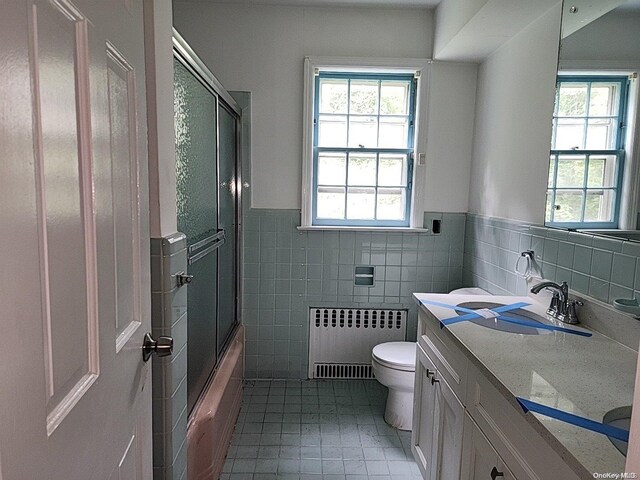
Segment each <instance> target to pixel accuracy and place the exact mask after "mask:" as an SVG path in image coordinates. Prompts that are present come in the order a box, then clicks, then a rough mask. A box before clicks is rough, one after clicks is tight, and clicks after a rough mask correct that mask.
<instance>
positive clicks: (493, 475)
mask: <svg viewBox="0 0 640 480" xmlns="http://www.w3.org/2000/svg"><path fill="white" fill-rule="evenodd" d="M498 477H504V473H503V472H499V471H498V469H497V468H496V467H493V468H492V469H491V480H496V478H498Z"/></svg>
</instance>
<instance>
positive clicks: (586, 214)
mask: <svg viewBox="0 0 640 480" xmlns="http://www.w3.org/2000/svg"><path fill="white" fill-rule="evenodd" d="M627 90H628V80H627V78H626V77H618V76H616V77H613V76H610V77H607V76H602V77H595V76H575V77H573V76H572V77H569V76H560V77H558V81H557V88H556V104H555V112H554V116H553V136H552V141H551V143H552V144H551V161H550V164H549V182H548V189H547V207H546V215H545V219H546V223H547V224H548V225H554V226H562V227H569V228H585V227H589V228H617V226H618V214H619V210H620V196H621V195H620V193H621V189H622V174H623V163H624V141H625V125H624V118H625V110H626V100H627Z"/></svg>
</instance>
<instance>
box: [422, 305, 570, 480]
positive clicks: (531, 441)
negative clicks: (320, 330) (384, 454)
mask: <svg viewBox="0 0 640 480" xmlns="http://www.w3.org/2000/svg"><path fill="white" fill-rule="evenodd" d="M419 318H420V320H419V322H418V348H417V361H416V377H415V394H414V410H413V431H412V451H413V455H414V458H415V459H416V462H417V463H418V467H419V468H420V471H421V472H422V476H423V478H424V479H425V480H458V479H460V480H476V479H477V480H489V479H492V480H515V479H518V480H539V479H547V478H562V479H563V480H578V479H579V478H581V475H579V474H576V472H575V471H574V470H572V469H571V467H570V466H569V465H568V464H567V463H566V462H565V461H564V460H563V459H562V458H561V457H560V455H558V453H557V452H556V451H554V449H553V448H552V447H551V446H550V445H549V443H547V442H546V441H545V440H544V439H543V438H542V436H541V434H540V433H539V432H538V431H537V430H536V429H535V428H534V427H533V426H532V425H531V424H530V423H529V421H528V420H527V419H526V418H525V416H523V414H522V411H521V408H520V407H519V406H518V405H517V402H516V401H515V398H513V397H509V396H508V395H507V394H506V393H505V392H503V391H499V390H498V388H497V387H496V385H494V384H493V383H492V381H490V380H489V378H488V377H487V375H490V374H488V373H486V372H485V371H481V370H480V368H478V366H476V365H475V364H474V363H473V362H472V361H471V360H470V358H473V357H469V355H472V353H471V352H468V351H467V352H466V353H465V352H464V350H463V348H464V347H462V345H461V344H459V343H456V341H455V340H454V338H452V336H451V332H448V331H447V330H443V329H440V328H439V326H438V323H436V321H435V320H434V319H433V318H431V317H429V316H428V314H427V313H425V312H420V314H419ZM493 381H495V379H493ZM494 477H495V478H494Z"/></svg>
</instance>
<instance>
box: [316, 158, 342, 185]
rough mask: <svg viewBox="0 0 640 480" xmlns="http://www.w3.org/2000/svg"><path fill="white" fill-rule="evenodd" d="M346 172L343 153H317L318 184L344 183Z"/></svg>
mask: <svg viewBox="0 0 640 480" xmlns="http://www.w3.org/2000/svg"><path fill="white" fill-rule="evenodd" d="M346 174H347V155H346V154H345V153H329V152H323V153H320V154H319V155H318V185H344V184H345V179H346Z"/></svg>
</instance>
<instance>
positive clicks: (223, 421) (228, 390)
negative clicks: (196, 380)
mask: <svg viewBox="0 0 640 480" xmlns="http://www.w3.org/2000/svg"><path fill="white" fill-rule="evenodd" d="M243 376H244V328H243V327H242V326H240V328H238V331H237V333H236V335H235V337H234V339H233V341H232V343H231V345H230V347H229V349H228V350H227V353H226V354H225V355H224V357H223V359H222V361H221V362H220V366H219V367H218V370H217V372H216V373H215V376H214V378H213V381H212V382H211V384H210V385H209V388H208V389H207V391H206V392H205V393H204V395H203V397H202V398H201V399H200V401H199V403H198V405H197V406H196V408H195V410H194V412H193V413H192V415H191V418H190V419H189V426H188V430H187V447H188V452H187V457H188V458H187V462H188V463H187V475H188V478H189V480H218V478H219V477H220V472H221V471H222V465H223V463H224V460H225V457H226V455H227V450H228V448H229V443H230V441H231V434H232V433H233V428H234V426H235V423H236V420H237V418H238V413H239V412H240V402H241V401H242V379H243Z"/></svg>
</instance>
